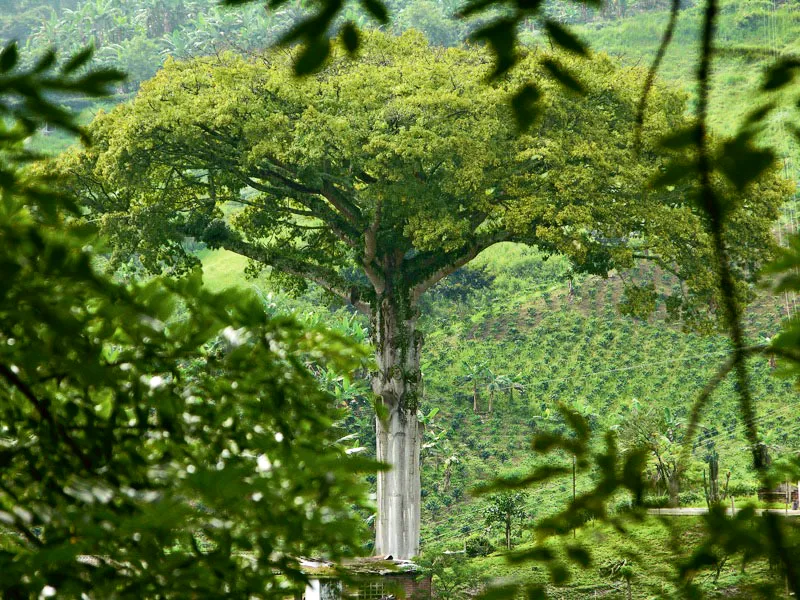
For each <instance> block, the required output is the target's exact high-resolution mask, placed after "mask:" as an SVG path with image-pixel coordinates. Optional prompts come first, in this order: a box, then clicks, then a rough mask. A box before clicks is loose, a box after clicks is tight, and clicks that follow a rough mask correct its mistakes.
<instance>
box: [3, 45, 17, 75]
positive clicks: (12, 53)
mask: <svg viewBox="0 0 800 600" xmlns="http://www.w3.org/2000/svg"><path fill="white" fill-rule="evenodd" d="M18 60H19V51H18V50H17V43H16V42H11V43H10V44H8V45H7V46H6V47H5V48H3V51H2V52H0V73H8V72H9V71H10V70H11V69H13V68H14V67H15V66H16V64H17V61H18Z"/></svg>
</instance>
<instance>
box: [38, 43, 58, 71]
mask: <svg viewBox="0 0 800 600" xmlns="http://www.w3.org/2000/svg"><path fill="white" fill-rule="evenodd" d="M54 64H56V53H55V50H52V49H50V50H48V51H47V52H45V53H44V54H43V55H42V57H41V58H40V59H39V60H38V61H36V64H35V65H34V67H33V72H34V73H37V74H38V73H43V72H44V71H47V69H49V68H50V67H52V66H53V65H54Z"/></svg>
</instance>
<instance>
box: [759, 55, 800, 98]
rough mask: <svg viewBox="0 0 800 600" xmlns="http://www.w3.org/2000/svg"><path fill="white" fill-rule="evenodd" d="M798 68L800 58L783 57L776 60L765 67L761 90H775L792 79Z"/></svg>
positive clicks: (799, 66)
mask: <svg viewBox="0 0 800 600" xmlns="http://www.w3.org/2000/svg"><path fill="white" fill-rule="evenodd" d="M798 69H800V59H797V58H785V59H783V60H781V61H778V62H777V63H775V64H774V65H772V66H771V67H770V68H769V69H767V71H766V76H765V79H764V83H763V84H762V85H761V89H762V91H765V92H769V91H775V90H779V89H781V88H783V87H785V86H786V85H788V84H789V83H791V82H792V81H793V80H794V77H795V75H796V74H797V71H798Z"/></svg>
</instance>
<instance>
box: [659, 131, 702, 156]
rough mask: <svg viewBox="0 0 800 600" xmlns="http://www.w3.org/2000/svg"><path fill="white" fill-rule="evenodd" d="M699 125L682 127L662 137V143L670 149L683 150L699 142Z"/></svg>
mask: <svg viewBox="0 0 800 600" xmlns="http://www.w3.org/2000/svg"><path fill="white" fill-rule="evenodd" d="M697 135H698V127H697V125H690V126H689V127H682V128H680V129H678V130H677V131H674V132H672V133H670V134H669V135H667V136H666V137H664V138H662V139H661V142H660V145H661V147H662V148H666V149H668V150H683V149H684V148H687V147H689V146H692V145H694V144H695V143H696V142H697V139H698V138H697Z"/></svg>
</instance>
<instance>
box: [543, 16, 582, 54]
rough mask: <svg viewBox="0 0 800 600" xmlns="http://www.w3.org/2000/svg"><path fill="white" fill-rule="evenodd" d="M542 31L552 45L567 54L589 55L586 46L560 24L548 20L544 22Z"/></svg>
mask: <svg viewBox="0 0 800 600" xmlns="http://www.w3.org/2000/svg"><path fill="white" fill-rule="evenodd" d="M544 29H545V31H546V32H547V35H548V36H549V37H550V39H551V40H552V41H553V43H555V44H556V45H557V46H559V47H560V48H563V49H564V50H567V51H569V52H573V53H575V54H577V55H579V56H588V55H589V49H588V48H587V47H586V44H584V43H583V42H582V41H581V40H580V39H578V36H576V35H575V34H574V33H572V32H571V31H570V30H569V29H567V28H566V27H564V26H563V25H561V24H560V23H557V22H556V21H552V20H550V19H548V20H546V21H545V22H544Z"/></svg>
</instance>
